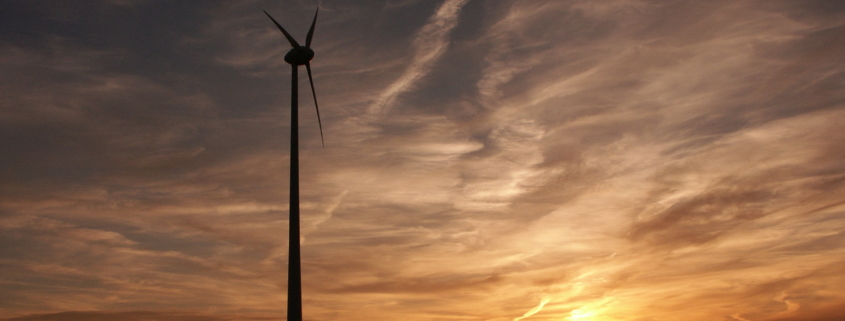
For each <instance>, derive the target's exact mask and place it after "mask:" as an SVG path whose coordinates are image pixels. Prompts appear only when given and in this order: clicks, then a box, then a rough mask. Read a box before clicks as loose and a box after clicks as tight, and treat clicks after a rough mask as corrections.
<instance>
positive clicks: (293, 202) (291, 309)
mask: <svg viewBox="0 0 845 321" xmlns="http://www.w3.org/2000/svg"><path fill="white" fill-rule="evenodd" d="M318 13H320V8H317V12H316V13H314V21H313V22H311V29H309V30H308V36H307V37H305V46H301V45H299V43H298V42H296V40H295V39H293V37H291V35H290V34H289V33H288V32H287V31H285V28H282V25H280V24H279V23H278V22H276V19H273V17H272V16H270V14H269V13H267V11H264V14H266V15H267V17H269V18H270V20H273V23H274V24H276V27H279V30H281V31H282V33H283V34H284V35H285V38H287V39H288V42H290V46H291V50H290V51H288V53H287V54H286V55H285V61H286V62H287V63H289V64H290V65H291V67H293V68H292V69H291V89H290V90H291V92H290V219H289V221H290V239H289V241H288V316H287V319H288V321H302V271H301V269H300V261H299V122H298V118H299V115H298V112H297V109H298V107H299V106H298V105H299V97H298V96H299V88H298V86H297V82H298V81H297V80H298V78H299V75H298V73H297V72H298V71H299V66H301V65H305V70H307V71H308V81H309V82H310V83H311V94H312V95H314V107H315V108H316V109H317V123H318V124H319V125H320V141H321V142H322V143H323V147H325V146H326V143H325V140H323V122H322V121H321V120H320V107H319V106H318V105H317V92H316V91H314V80H313V79H312V78H311V59H313V58H314V51H313V50H311V38H313V36H314V26H315V25H317V14H318Z"/></svg>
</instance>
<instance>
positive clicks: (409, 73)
mask: <svg viewBox="0 0 845 321" xmlns="http://www.w3.org/2000/svg"><path fill="white" fill-rule="evenodd" d="M467 1H468V0H446V2H444V3H443V4H442V5H441V6H440V8H439V9H437V12H436V13H434V15H433V16H431V18H429V19H428V23H427V24H426V25H425V26H423V27H422V29H420V30H419V31H418V32H417V36H416V38H415V39H414V42H413V47H414V59H413V60H412V61H411V64H410V66H408V68H407V69H405V72H404V73H402V76H400V77H399V79H396V81H394V82H393V83H392V84H390V86H389V87H387V89H386V90H385V91H384V92H382V93H381V95H380V96H379V97H378V99H376V101H375V102H374V103H373V104H372V105H371V106H370V110H369V112H370V114H378V113H381V112H382V111H384V110H385V109H386V108H388V107H390V105H391V104H392V103H393V102H394V101H395V100H396V97H397V96H399V94H401V93H403V92H405V91H407V90H408V89H409V88H411V86H413V85H414V83H415V82H416V81H417V80H419V79H420V78H422V77H423V76H425V75H426V74H428V72H429V71H430V70H431V66H432V64H434V62H435V61H437V58H440V56H442V55H443V53H444V52H446V49H447V47H448V46H449V39H447V38H448V36H449V32H450V31H452V29H454V28H455V26H456V25H457V24H458V15H459V14H460V12H461V8H463V6H464V4H466V2H467Z"/></svg>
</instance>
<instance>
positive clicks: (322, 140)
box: [305, 16, 326, 147]
mask: <svg viewBox="0 0 845 321" xmlns="http://www.w3.org/2000/svg"><path fill="white" fill-rule="evenodd" d="M314 18H316V16H315V17H314ZM315 21H316V19H315ZM311 30H314V27H313V26H312V27H311ZM309 35H310V33H309ZM305 69H306V70H308V81H309V82H310V83H311V94H313V95H314V107H315V108H317V124H319V125H320V142H322V143H323V147H326V140H325V139H323V121H322V120H320V106H319V105H317V92H316V91H314V80H313V79H312V78H311V63H306V64H305Z"/></svg>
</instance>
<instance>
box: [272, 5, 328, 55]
mask: <svg viewBox="0 0 845 321" xmlns="http://www.w3.org/2000/svg"><path fill="white" fill-rule="evenodd" d="M261 11H264V14H266V15H267V17H269V18H270V20H273V23H275V24H276V27H279V30H281V31H282V33H283V34H285V38H288V42H290V46H291V47H293V48H299V43H298V42H296V39H293V37H291V36H290V34H289V33H288V32H287V31H285V28H282V25H280V24H279V23H278V22H276V19H273V16H271V15H270V14H269V13H267V11H265V10H261ZM315 18H316V17H315Z"/></svg>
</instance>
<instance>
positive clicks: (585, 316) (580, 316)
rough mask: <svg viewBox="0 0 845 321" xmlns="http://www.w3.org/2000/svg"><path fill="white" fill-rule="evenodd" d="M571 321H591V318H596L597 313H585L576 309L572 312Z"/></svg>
mask: <svg viewBox="0 0 845 321" xmlns="http://www.w3.org/2000/svg"><path fill="white" fill-rule="evenodd" d="M570 314H571V315H570V316H569V320H584V321H587V320H590V317H594V316H596V312H594V311H585V310H581V309H575V310H572V312H570Z"/></svg>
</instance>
